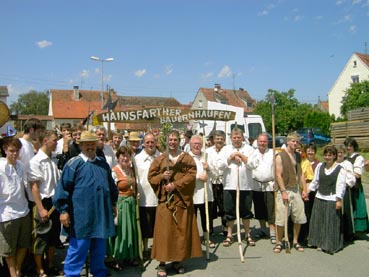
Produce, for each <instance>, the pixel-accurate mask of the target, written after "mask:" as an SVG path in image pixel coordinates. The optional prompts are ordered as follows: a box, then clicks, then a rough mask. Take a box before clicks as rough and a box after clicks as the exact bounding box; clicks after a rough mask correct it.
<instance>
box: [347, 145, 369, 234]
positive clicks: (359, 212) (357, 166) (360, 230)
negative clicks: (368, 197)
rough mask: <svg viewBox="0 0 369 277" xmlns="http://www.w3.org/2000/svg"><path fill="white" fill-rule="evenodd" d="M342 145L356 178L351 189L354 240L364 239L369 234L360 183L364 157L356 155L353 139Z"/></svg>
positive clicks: (356, 147) (368, 221)
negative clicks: (344, 147)
mask: <svg viewBox="0 0 369 277" xmlns="http://www.w3.org/2000/svg"><path fill="white" fill-rule="evenodd" d="M344 145H345V146H346V150H347V160H348V161H350V162H351V163H352V165H353V167H354V174H355V177H356V184H355V186H353V187H352V188H351V198H352V209H353V215H354V227H355V236H354V239H360V238H362V239H366V234H367V233H368V232H369V220H368V213H367V209H366V201H365V193H364V188H363V184H362V181H361V175H362V174H363V170H364V166H365V160H364V157H363V156H362V155H360V154H359V153H358V150H359V144H358V143H357V141H356V140H355V139H354V138H347V139H346V140H345V141H344Z"/></svg>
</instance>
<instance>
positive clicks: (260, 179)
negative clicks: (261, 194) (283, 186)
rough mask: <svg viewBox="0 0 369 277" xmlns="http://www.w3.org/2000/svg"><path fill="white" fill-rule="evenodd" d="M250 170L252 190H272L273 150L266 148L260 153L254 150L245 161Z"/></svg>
mask: <svg viewBox="0 0 369 277" xmlns="http://www.w3.org/2000/svg"><path fill="white" fill-rule="evenodd" d="M247 167H248V168H249V169H251V170H252V187H253V190H254V191H273V190H274V159H273V150H271V149H269V148H267V149H266V150H265V153H264V154H262V153H261V152H260V151H259V150H258V149H256V150H255V151H254V155H252V156H251V157H250V158H249V159H248V162H247Z"/></svg>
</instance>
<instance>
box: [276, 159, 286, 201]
mask: <svg viewBox="0 0 369 277" xmlns="http://www.w3.org/2000/svg"><path fill="white" fill-rule="evenodd" d="M275 163H276V166H275V179H276V181H277V184H278V188H279V191H280V192H281V194H282V199H283V201H288V194H287V191H286V187H285V185H284V181H283V166H282V159H281V157H280V156H279V155H277V156H276V158H275Z"/></svg>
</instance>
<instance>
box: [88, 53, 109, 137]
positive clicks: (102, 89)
mask: <svg viewBox="0 0 369 277" xmlns="http://www.w3.org/2000/svg"><path fill="white" fill-rule="evenodd" d="M90 59H91V60H94V61H97V62H101V110H102V109H103V107H104V62H112V61H114V58H107V59H101V58H99V57H96V56H91V57H90ZM109 94H110V90H109ZM108 101H109V99H108ZM108 104H109V103H108ZM108 112H110V107H108ZM108 139H110V120H109V121H108Z"/></svg>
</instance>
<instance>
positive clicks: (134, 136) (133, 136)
mask: <svg viewBox="0 0 369 277" xmlns="http://www.w3.org/2000/svg"><path fill="white" fill-rule="evenodd" d="M140 140H141V138H140V137H139V136H138V133H137V132H130V133H129V137H128V141H140Z"/></svg>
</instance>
